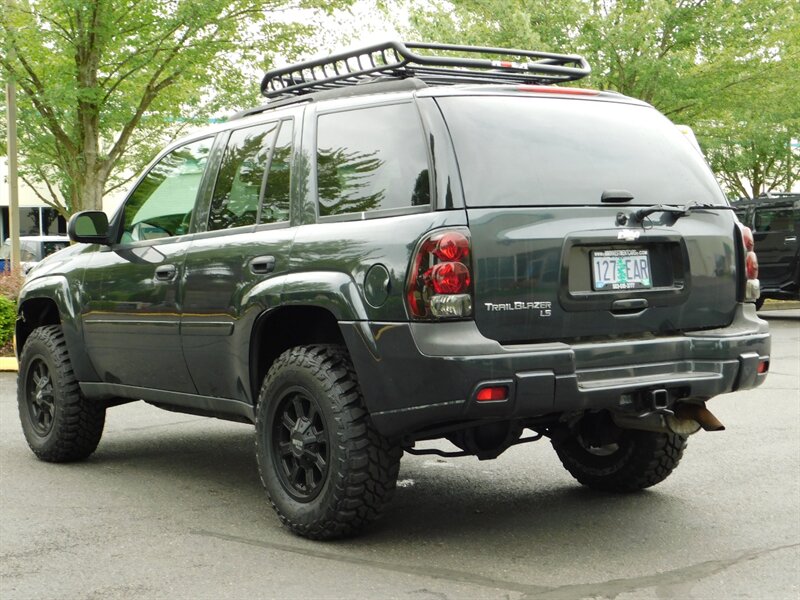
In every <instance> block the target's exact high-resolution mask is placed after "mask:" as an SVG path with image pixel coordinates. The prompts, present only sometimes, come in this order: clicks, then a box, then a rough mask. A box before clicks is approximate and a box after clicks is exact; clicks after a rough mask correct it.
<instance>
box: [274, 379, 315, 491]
mask: <svg viewBox="0 0 800 600" xmlns="http://www.w3.org/2000/svg"><path fill="white" fill-rule="evenodd" d="M271 437H272V445H273V451H272V456H273V459H274V461H275V463H276V464H275V470H276V472H277V474H278V477H279V478H280V480H281V483H282V484H283V487H284V489H285V490H286V491H287V493H289V494H290V495H291V496H292V497H293V498H295V499H296V500H299V501H300V502H307V501H309V500H312V499H314V498H315V497H316V496H317V495H318V494H319V492H320V490H321V489H322V486H323V485H324V483H325V479H326V477H327V476H328V464H329V447H330V444H329V440H328V433H327V431H326V430H325V422H324V421H323V419H322V415H321V414H320V411H319V408H318V407H317V402H316V400H314V398H313V397H311V395H310V394H309V393H308V392H307V391H306V390H304V389H302V388H299V387H296V388H291V389H289V390H287V391H286V394H285V395H284V397H283V398H282V399H281V400H280V402H279V404H278V408H277V410H276V412H275V417H274V420H273V434H272V436H271Z"/></svg>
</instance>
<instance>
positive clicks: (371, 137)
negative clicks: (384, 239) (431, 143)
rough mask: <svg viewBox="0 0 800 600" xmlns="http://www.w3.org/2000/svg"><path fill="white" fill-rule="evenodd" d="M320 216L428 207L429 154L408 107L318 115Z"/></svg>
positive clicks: (417, 121)
mask: <svg viewBox="0 0 800 600" xmlns="http://www.w3.org/2000/svg"><path fill="white" fill-rule="evenodd" d="M317 186H318V191H319V214H320V216H323V217H324V216H331V215H341V214H346V213H357V212H368V211H376V210H383V209H402V208H409V207H413V206H424V205H428V204H430V201H431V199H430V183H429V176H428V155H427V150H426V146H425V137H424V133H423V131H422V125H421V123H420V118H419V115H418V113H417V109H416V107H415V106H414V105H413V104H412V103H405V104H392V105H386V106H373V107H369V108H362V109H357V110H349V111H346V112H339V113H329V114H324V115H320V117H319V122H318V129H317Z"/></svg>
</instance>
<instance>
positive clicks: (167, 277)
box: [156, 265, 178, 281]
mask: <svg viewBox="0 0 800 600" xmlns="http://www.w3.org/2000/svg"><path fill="white" fill-rule="evenodd" d="M177 273H178V270H177V269H176V268H175V265H161V266H160V267H156V279H157V280H158V281H172V280H173V279H175V275H176V274H177Z"/></svg>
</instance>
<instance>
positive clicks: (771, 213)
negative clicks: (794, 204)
mask: <svg viewBox="0 0 800 600" xmlns="http://www.w3.org/2000/svg"><path fill="white" fill-rule="evenodd" d="M754 225H755V230H756V231H760V232H766V231H792V230H793V229H794V228H795V227H796V225H797V213H796V212H795V211H794V210H792V208H791V207H790V206H787V207H784V208H767V207H764V208H756V215H755V222H754Z"/></svg>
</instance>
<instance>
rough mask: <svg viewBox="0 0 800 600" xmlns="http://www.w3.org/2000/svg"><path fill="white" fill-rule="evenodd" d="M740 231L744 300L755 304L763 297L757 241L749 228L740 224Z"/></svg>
mask: <svg viewBox="0 0 800 600" xmlns="http://www.w3.org/2000/svg"><path fill="white" fill-rule="evenodd" d="M739 231H741V234H742V245H744V273H745V277H746V280H745V282H744V299H745V300H747V301H748V302H755V301H756V300H758V297H759V296H760V295H761V285H760V283H759V281H758V257H757V256H756V253H755V247H756V241H755V238H754V237H753V232H752V231H751V230H750V228H749V227H745V226H744V225H742V224H741V223H739Z"/></svg>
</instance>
